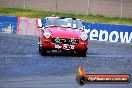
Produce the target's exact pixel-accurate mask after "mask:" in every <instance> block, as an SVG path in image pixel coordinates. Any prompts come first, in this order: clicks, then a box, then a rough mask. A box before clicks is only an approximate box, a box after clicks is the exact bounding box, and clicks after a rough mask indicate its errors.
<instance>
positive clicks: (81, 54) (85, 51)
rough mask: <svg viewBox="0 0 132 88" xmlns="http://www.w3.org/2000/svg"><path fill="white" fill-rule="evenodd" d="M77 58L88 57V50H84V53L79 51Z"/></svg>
mask: <svg viewBox="0 0 132 88" xmlns="http://www.w3.org/2000/svg"><path fill="white" fill-rule="evenodd" d="M76 54H77V56H78V55H79V56H83V57H86V54H87V50H83V51H77V53H76Z"/></svg>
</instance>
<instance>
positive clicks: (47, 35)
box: [43, 32, 51, 38]
mask: <svg viewBox="0 0 132 88" xmlns="http://www.w3.org/2000/svg"><path fill="white" fill-rule="evenodd" d="M43 35H44V37H45V38H50V36H51V34H50V33H48V32H45V33H44V34H43Z"/></svg>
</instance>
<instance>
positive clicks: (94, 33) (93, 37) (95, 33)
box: [90, 29, 98, 40]
mask: <svg viewBox="0 0 132 88" xmlns="http://www.w3.org/2000/svg"><path fill="white" fill-rule="evenodd" d="M97 38H98V31H97V30H96V29H93V30H92V31H91V32H90V40H97Z"/></svg>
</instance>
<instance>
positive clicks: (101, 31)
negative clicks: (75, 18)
mask: <svg viewBox="0 0 132 88" xmlns="http://www.w3.org/2000/svg"><path fill="white" fill-rule="evenodd" d="M41 21H42V20H41ZM17 23H18V17H11V16H0V32H3V33H16V32H17ZM43 23H44V22H43V21H42V24H43ZM84 26H85V29H86V32H87V33H88V38H89V40H98V41H110V42H122V43H132V26H126V25H115V24H101V23H91V22H84Z"/></svg>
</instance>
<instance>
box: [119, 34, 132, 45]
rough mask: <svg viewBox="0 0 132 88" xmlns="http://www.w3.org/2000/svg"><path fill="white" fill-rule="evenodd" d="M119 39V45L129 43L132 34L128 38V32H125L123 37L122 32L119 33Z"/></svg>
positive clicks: (131, 39)
mask: <svg viewBox="0 0 132 88" xmlns="http://www.w3.org/2000/svg"><path fill="white" fill-rule="evenodd" d="M120 39H121V43H131V41H132V32H131V33H130V36H129V35H128V32H125V34H124V35H123V32H120Z"/></svg>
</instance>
